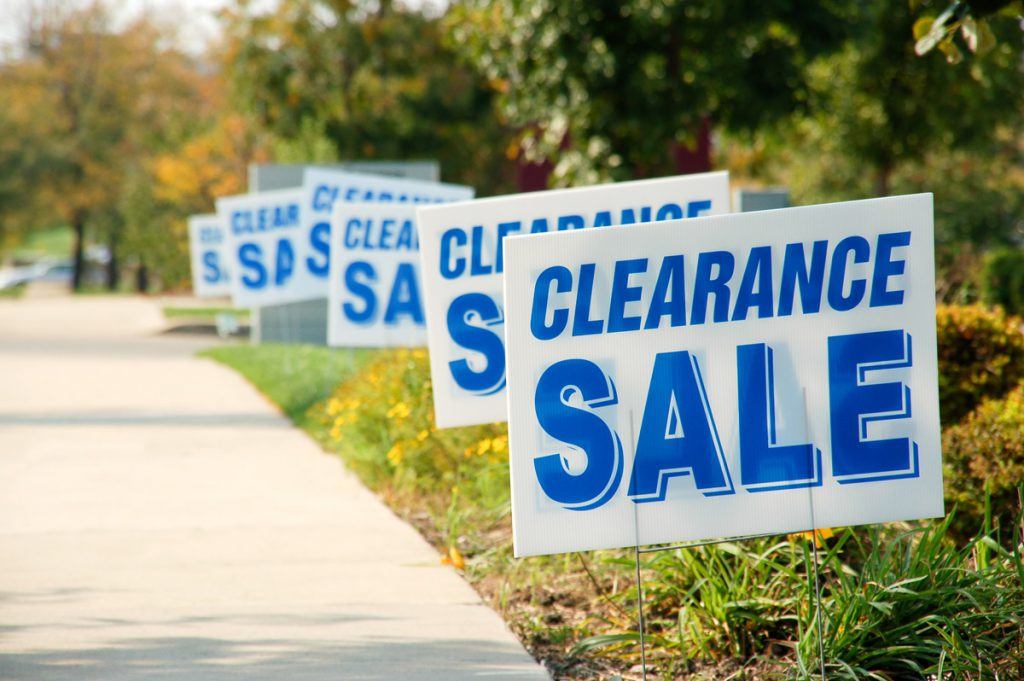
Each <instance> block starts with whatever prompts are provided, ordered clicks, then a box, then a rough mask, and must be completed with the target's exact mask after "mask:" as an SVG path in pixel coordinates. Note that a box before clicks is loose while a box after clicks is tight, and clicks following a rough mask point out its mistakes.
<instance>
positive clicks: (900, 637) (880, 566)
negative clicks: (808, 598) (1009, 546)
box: [799, 518, 1024, 681]
mask: <svg viewBox="0 0 1024 681" xmlns="http://www.w3.org/2000/svg"><path fill="white" fill-rule="evenodd" d="M950 520H952V519H951V518H950V519H947V521H946V522H943V523H941V524H933V525H929V526H928V527H926V528H920V529H916V530H912V531H910V532H906V533H904V534H902V535H900V536H896V537H891V536H886V535H885V534H884V533H882V532H881V531H879V530H878V529H877V528H874V529H873V530H872V531H871V534H870V539H869V540H868V541H865V542H858V541H856V540H855V541H854V542H853V546H851V547H849V548H848V549H847V550H846V553H847V554H854V553H855V554H857V556H856V559H857V560H856V563H857V564H859V567H858V569H857V570H856V571H855V570H851V569H845V568H844V567H843V566H842V565H841V564H840V563H839V560H838V556H837V553H839V552H838V551H837V550H830V551H829V552H828V553H827V554H826V556H825V557H824V563H825V565H826V567H827V568H828V571H829V575H830V578H829V583H828V584H827V586H826V589H827V593H826V596H825V598H824V601H823V609H822V613H823V616H824V618H823V637H822V641H823V643H824V649H825V659H826V664H827V667H828V669H829V671H830V674H829V675H830V676H831V677H833V678H847V679H877V680H878V681H885V680H889V679H920V678H939V679H945V678H955V679H978V678H984V679H989V678H994V679H1000V678H1006V679H1010V678H1016V679H1019V678H1024V676H1022V674H1024V658H1022V657H1021V653H1022V650H1021V641H1022V635H1024V624H1022V623H1024V564H1022V563H1021V557H1020V554H1019V553H1017V552H1012V553H1011V552H1008V551H1006V550H1005V549H1002V548H1000V547H999V545H998V544H996V543H995V542H994V541H993V540H992V538H991V537H989V536H988V535H985V534H981V535H979V536H978V537H976V538H975V539H974V540H973V541H971V542H970V543H968V544H967V545H966V546H964V547H962V548H957V547H956V546H955V545H954V544H953V543H952V542H950V541H949V538H948V536H947V534H948V530H949V524H950ZM856 536H857V535H856V534H854V535H853V537H854V538H856ZM837 568H838V569H837ZM802 628H803V631H804V632H805V634H804V636H803V638H802V640H801V651H802V655H800V656H799V660H802V661H803V662H802V663H801V666H802V667H803V672H804V673H805V674H806V675H808V676H810V675H811V673H813V672H814V671H816V669H817V665H816V664H814V663H812V662H810V661H816V658H817V649H818V645H817V630H816V628H815V626H814V621H813V617H812V615H808V617H807V618H806V619H805V621H804V622H803V626H802Z"/></svg>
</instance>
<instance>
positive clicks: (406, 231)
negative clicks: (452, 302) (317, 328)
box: [327, 202, 427, 347]
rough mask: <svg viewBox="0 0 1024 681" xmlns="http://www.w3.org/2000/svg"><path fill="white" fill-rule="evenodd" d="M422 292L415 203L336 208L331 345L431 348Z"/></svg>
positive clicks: (329, 324) (340, 205)
mask: <svg viewBox="0 0 1024 681" xmlns="http://www.w3.org/2000/svg"><path fill="white" fill-rule="evenodd" d="M420 288H421V286H420V257H419V241H418V239H417V236H416V209H415V208H414V207H413V206H412V205H411V204H407V203H342V202H338V203H336V204H335V205H334V216H333V218H332V221H331V268H330V295H329V296H328V299H327V343H328V345H336V346H346V347H397V346H406V347H408V346H419V345H426V342H427V330H426V325H425V324H424V322H423V303H422V297H421V294H420Z"/></svg>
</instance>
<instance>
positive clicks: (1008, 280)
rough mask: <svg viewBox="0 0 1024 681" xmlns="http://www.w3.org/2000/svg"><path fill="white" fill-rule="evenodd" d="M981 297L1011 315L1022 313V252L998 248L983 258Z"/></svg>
mask: <svg viewBox="0 0 1024 681" xmlns="http://www.w3.org/2000/svg"><path fill="white" fill-rule="evenodd" d="M981 296H982V298H983V299H984V300H985V302H986V303H988V304H989V305H1001V306H1002V307H1003V308H1004V309H1006V311H1007V312H1010V313H1011V314H1021V313H1022V312H1024V250H1020V249H1017V248H1000V249H997V250H995V251H992V252H991V253H989V254H988V255H987V256H986V257H985V266H984V268H983V269H982V271H981Z"/></svg>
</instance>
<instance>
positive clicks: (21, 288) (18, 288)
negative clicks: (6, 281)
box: [0, 284, 25, 298]
mask: <svg viewBox="0 0 1024 681" xmlns="http://www.w3.org/2000/svg"><path fill="white" fill-rule="evenodd" d="M23 295H25V284H15V285H14V286H9V287H7V288H0V298H21V297H22V296H23Z"/></svg>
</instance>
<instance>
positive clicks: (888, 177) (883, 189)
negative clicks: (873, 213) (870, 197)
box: [875, 163, 892, 196]
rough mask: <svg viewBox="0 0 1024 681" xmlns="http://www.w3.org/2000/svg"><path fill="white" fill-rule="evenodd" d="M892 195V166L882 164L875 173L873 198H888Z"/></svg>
mask: <svg viewBox="0 0 1024 681" xmlns="http://www.w3.org/2000/svg"><path fill="white" fill-rule="evenodd" d="M891 193H892V165H891V164H889V163H886V164H883V165H881V166H879V167H878V169H877V170H876V171H875V196H889V194H891Z"/></svg>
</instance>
